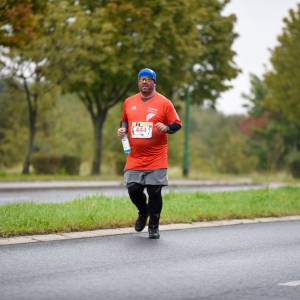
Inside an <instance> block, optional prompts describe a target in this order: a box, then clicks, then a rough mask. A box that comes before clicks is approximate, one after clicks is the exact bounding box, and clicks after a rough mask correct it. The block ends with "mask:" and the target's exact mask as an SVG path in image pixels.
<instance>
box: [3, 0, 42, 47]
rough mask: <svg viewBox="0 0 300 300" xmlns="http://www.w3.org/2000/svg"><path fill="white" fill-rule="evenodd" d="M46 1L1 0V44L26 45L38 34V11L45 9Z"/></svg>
mask: <svg viewBox="0 0 300 300" xmlns="http://www.w3.org/2000/svg"><path fill="white" fill-rule="evenodd" d="M45 3H46V1H39V0H9V1H8V0H0V11H1V12H0V45H2V46H9V47H11V46H12V45H14V46H16V47H22V46H24V45H25V44H26V43H27V42H28V41H29V40H31V39H32V38H34V37H35V36H36V32H37V30H38V27H36V26H35V25H36V15H35V14H36V13H37V12H41V11H43V10H44V9H45V6H46V5H45Z"/></svg>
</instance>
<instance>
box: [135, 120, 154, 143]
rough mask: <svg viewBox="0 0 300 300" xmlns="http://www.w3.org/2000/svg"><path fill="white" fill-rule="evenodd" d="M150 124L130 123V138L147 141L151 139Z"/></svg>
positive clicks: (151, 124) (151, 127) (151, 126)
mask: <svg viewBox="0 0 300 300" xmlns="http://www.w3.org/2000/svg"><path fill="white" fill-rule="evenodd" d="M152 129H153V123H152V122H132V129H131V131H132V135H131V137H132V138H142V139H149V138H151V137H152Z"/></svg>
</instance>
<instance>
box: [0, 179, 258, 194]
mask: <svg viewBox="0 0 300 300" xmlns="http://www.w3.org/2000/svg"><path fill="white" fill-rule="evenodd" d="M240 185H258V184H255V183H253V182H252V180H251V179H247V178H245V179H239V180H230V181H229V180H183V179H170V180H169V186H171V187H184V186H189V187H197V186H240ZM110 187H120V188H121V187H124V183H123V181H122V180H120V181H118V180H101V181H100V180H97V181H96V180H93V181H87V180H84V181H76V180H66V181H15V182H12V181H9V182H5V181H2V182H0V192H1V191H3V192H4V191H15V190H39V189H78V188H80V189H82V188H87V189H88V188H110Z"/></svg>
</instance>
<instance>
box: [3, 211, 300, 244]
mask: <svg viewBox="0 0 300 300" xmlns="http://www.w3.org/2000/svg"><path fill="white" fill-rule="evenodd" d="M285 221H300V216H286V217H280V218H256V219H233V220H221V221H211V222H195V223H178V224H167V225H160V231H167V230H183V229H193V228H194V229H195V228H207V227H216V226H230V225H243V224H255V223H270V222H285ZM120 234H123V235H124V234H140V233H138V232H136V231H135V230H134V229H133V228H132V227H127V228H116V229H99V230H91V231H82V232H62V233H57V234H46V235H31V236H20V237H11V238H0V246H5V245H15V244H27V243H37V242H49V241H58V240H73V239H83V238H93V237H102V236H112V235H120Z"/></svg>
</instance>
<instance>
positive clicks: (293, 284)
mask: <svg viewBox="0 0 300 300" xmlns="http://www.w3.org/2000/svg"><path fill="white" fill-rule="evenodd" d="M278 285H286V286H297V285H300V280H297V281H289V282H285V283H278Z"/></svg>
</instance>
